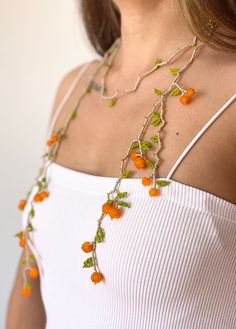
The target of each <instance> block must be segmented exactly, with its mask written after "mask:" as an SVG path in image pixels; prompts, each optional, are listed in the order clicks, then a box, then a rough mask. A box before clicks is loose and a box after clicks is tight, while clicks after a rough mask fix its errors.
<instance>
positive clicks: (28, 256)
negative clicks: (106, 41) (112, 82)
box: [15, 37, 203, 297]
mask: <svg viewBox="0 0 236 329" xmlns="http://www.w3.org/2000/svg"><path fill="white" fill-rule="evenodd" d="M197 43H198V40H197V38H196V37H195V38H194V40H193V42H192V43H191V44H188V45H186V46H184V47H182V48H179V49H178V50H177V51H176V52H175V53H174V55H172V56H171V57H170V58H169V59H167V60H166V61H161V60H160V59H157V60H156V61H155V63H154V66H153V68H152V69H150V70H148V71H147V72H144V73H143V74H139V76H138V80H137V82H136V83H135V86H134V88H131V89H127V90H125V89H124V90H123V91H119V90H117V91H116V92H115V94H113V95H111V96H109V95H106V94H105V91H106V78H107V76H108V73H109V71H110V68H111V67H112V61H113V58H114V55H115V53H116V51H117V49H118V47H119V45H120V38H118V39H116V40H115V42H114V43H113V45H112V46H111V47H110V48H109V49H108V50H107V52H106V53H105V55H104V57H103V59H102V60H101V62H99V65H98V67H97V68H96V70H95V72H94V73H93V74H92V75H91V77H90V79H89V81H88V83H87V84H86V86H85V88H84V89H83V92H82V94H81V95H80V97H79V99H78V101H77V104H76V106H75V107H74V108H73V109H72V111H71V113H70V114H69V116H68V119H67V120H66V122H65V124H64V125H63V126H62V127H61V128H59V129H58V130H57V131H53V133H52V135H51V137H50V139H49V140H48V141H47V144H46V147H47V149H46V153H45V154H44V155H43V156H42V158H43V164H42V167H41V168H40V169H39V173H38V175H37V177H36V178H35V183H34V184H33V185H32V187H31V189H30V190H29V192H28V193H27V196H26V198H25V199H22V200H20V201H19V203H18V208H19V210H21V211H22V210H24V209H25V206H26V205H27V204H28V203H29V211H28V213H27V225H26V227H25V229H24V231H20V232H18V233H16V234H15V235H16V236H17V237H18V239H19V246H20V247H21V248H24V250H25V254H24V255H25V256H24V259H22V260H21V263H22V266H23V287H22V290H21V295H22V296H24V297H27V296H29V295H30V294H31V290H32V283H31V279H36V278H37V277H38V275H39V272H38V268H37V266H36V258H35V256H34V255H33V254H32V253H31V251H30V241H31V232H32V231H34V227H33V223H32V221H33V218H34V216H35V208H34V204H35V203H39V202H42V201H43V200H45V199H47V198H48V197H49V195H50V192H49V191H48V180H47V175H46V173H47V168H48V167H49V166H50V164H51V163H52V162H53V159H54V158H55V156H56V154H57V152H58V150H59V147H60V144H61V142H62V140H63V138H64V137H65V135H66V134H67V130H68V128H69V125H70V123H71V122H72V120H74V119H75V118H76V116H77V110H78V108H79V105H80V103H81V101H82V99H83V98H84V97H85V96H86V95H89V94H90V93H91V92H92V89H93V88H94V89H95V81H94V80H95V78H96V77H97V75H98V73H99V72H100V70H101V68H104V67H105V68H106V72H105V74H104V76H103V83H102V86H101V89H100V97H101V98H102V99H106V100H108V105H109V107H113V106H114V105H115V103H116V102H117V100H118V98H119V97H122V96H124V95H126V94H129V93H131V92H135V91H136V90H137V89H138V87H139V85H140V83H141V81H142V80H143V79H144V78H145V77H146V76H148V75H150V74H151V73H152V72H154V71H155V70H156V69H159V68H160V67H162V66H165V65H166V64H169V63H171V62H172V61H173V59H175V58H176V56H177V55H179V54H181V53H182V52H183V51H185V50H191V55H190V57H189V60H188V61H187V63H186V64H185V65H183V67H181V68H170V74H171V75H172V76H173V81H172V82H171V84H170V86H169V87H168V88H167V90H165V91H163V90H161V89H157V88H154V90H153V91H154V93H155V95H156V96H157V98H158V100H157V102H156V103H155V104H154V105H153V107H152V110H151V112H150V113H149V114H148V115H147V116H145V117H144V118H145V120H144V123H143V125H142V128H141V131H140V133H139V135H138V137H137V138H136V139H134V140H132V142H131V144H130V145H129V147H128V151H127V153H126V155H125V156H124V157H123V158H122V160H121V166H120V177H119V178H118V179H117V181H116V183H115V186H114V188H113V189H112V190H111V191H109V192H108V193H107V197H106V201H105V202H104V203H103V204H102V205H101V214H100V216H99V218H98V219H97V228H96V231H95V236H94V238H93V239H92V240H88V241H85V242H84V243H83V244H82V245H81V249H82V251H83V252H85V253H86V254H87V253H91V256H90V257H87V258H86V259H85V260H84V262H83V264H81V266H83V268H90V267H92V268H93V272H92V274H91V276H90V279H91V281H92V282H93V283H94V284H97V283H99V282H102V281H103V280H104V279H105V276H104V274H103V273H102V272H101V271H100V269H99V265H98V259H97V255H96V248H97V246H98V244H101V243H103V242H105V231H104V228H103V227H102V222H103V219H104V218H105V217H106V216H109V217H110V219H111V220H114V219H119V218H120V217H122V215H123V213H124V208H130V207H131V204H130V203H128V202H126V200H125V198H126V196H127V195H128V191H120V190H119V185H120V183H121V180H122V179H127V178H130V177H131V176H132V172H131V170H128V169H127V164H128V162H129V160H130V159H131V161H132V162H133V166H134V167H135V168H136V169H146V170H148V169H150V171H151V173H150V175H149V174H146V175H145V176H144V177H142V178H141V179H140V183H141V184H142V185H143V186H144V188H148V192H147V193H148V196H150V197H152V198H153V197H154V198H155V197H157V196H158V195H160V193H161V188H163V187H165V186H168V185H169V184H170V183H171V181H170V180H168V179H158V178H157V177H156V169H157V166H158V164H159V161H160V159H159V156H158V154H159V152H160V150H161V146H162V144H161V130H162V128H163V127H164V125H165V120H164V109H165V104H166V99H167V97H168V96H178V97H179V101H180V102H181V104H183V105H187V104H189V103H190V102H191V101H192V99H193V97H194V96H195V95H196V92H195V90H194V89H193V88H191V87H188V88H184V87H183V86H181V85H180V80H181V77H182V75H183V73H184V72H185V71H186V70H187V69H188V68H189V66H190V65H191V64H192V63H193V61H194V59H195V56H196V53H197V50H198V49H199V48H200V47H201V46H203V44H202V43H201V44H199V45H198V44H197ZM150 125H152V126H153V127H154V128H155V131H156V133H155V135H153V136H151V137H150V139H149V140H146V139H144V135H145V133H146V131H147V129H148V127H149V126H150ZM154 147H156V150H155V152H154V155H155V158H156V161H155V162H153V161H151V160H150V159H149V158H148V156H147V152H148V151H149V150H150V149H154ZM34 188H36V189H37V191H36V192H35V193H34V195H33V198H32V199H31V200H29V198H30V196H31V194H32V191H33V189H34Z"/></svg>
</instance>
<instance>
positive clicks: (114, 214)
mask: <svg viewBox="0 0 236 329" xmlns="http://www.w3.org/2000/svg"><path fill="white" fill-rule="evenodd" d="M121 214H122V212H121V209H120V208H117V207H115V206H113V205H112V206H111V208H110V209H109V215H110V217H111V219H113V218H120V217H121Z"/></svg>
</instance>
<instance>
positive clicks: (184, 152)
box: [166, 94, 236, 179]
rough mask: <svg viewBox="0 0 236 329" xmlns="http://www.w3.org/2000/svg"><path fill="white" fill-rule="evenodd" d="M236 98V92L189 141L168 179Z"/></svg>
mask: <svg viewBox="0 0 236 329" xmlns="http://www.w3.org/2000/svg"><path fill="white" fill-rule="evenodd" d="M235 100H236V94H234V95H233V96H232V97H231V98H230V99H229V100H228V101H227V102H226V103H225V104H224V105H223V106H222V107H221V108H220V109H219V111H217V112H216V113H215V114H214V115H213V116H212V117H211V119H210V120H209V121H208V122H207V123H206V124H205V126H204V127H203V128H202V129H201V130H200V131H199V132H198V134H197V135H196V136H195V137H194V138H193V140H192V141H191V142H190V143H189V145H188V146H187V147H186V148H185V150H184V151H183V153H182V154H181V155H180V157H179V158H178V160H177V161H176V162H175V164H174V166H173V167H172V168H171V170H170V172H169V174H168V175H167V177H166V178H167V179H171V176H172V175H173V173H174V172H175V170H176V169H177V168H178V166H179V165H180V163H181V162H182V160H183V159H184V157H185V156H186V155H187V154H188V152H189V151H190V150H191V148H192V147H193V145H194V144H195V143H196V142H197V141H198V140H199V139H200V137H201V136H202V135H203V134H204V133H205V131H206V130H207V129H208V128H209V127H210V126H211V124H212V123H213V122H214V121H216V119H217V118H218V117H219V116H220V115H221V114H222V113H223V112H224V111H225V110H226V109H227V108H228V107H229V106H230V105H231V104H232V103H233V101H235Z"/></svg>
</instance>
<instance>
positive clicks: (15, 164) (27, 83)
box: [0, 0, 98, 329]
mask: <svg viewBox="0 0 236 329" xmlns="http://www.w3.org/2000/svg"><path fill="white" fill-rule="evenodd" d="M78 2H79V0H77V1H76V0H64V1H62V0H50V1H48V0H40V1H36V0H21V1H17V0H7V1H6V0H5V1H4V0H0V8H1V10H0V40H1V42H0V125H1V129H0V157H1V158H0V160H1V161H0V175H1V176H0V184H1V186H0V191H1V196H0V211H1V213H0V328H1V329H2V328H4V322H5V312H6V306H7V302H8V298H9V294H10V290H11V287H12V282H13V280H14V276H15V271H16V265H17V262H18V257H19V254H20V252H21V250H19V249H20V248H19V247H18V244H17V239H16V238H15V237H14V234H15V232H17V231H18V230H20V229H21V213H20V212H19V211H18V209H17V204H18V200H19V199H21V198H23V197H25V195H26V192H27V191H28V190H29V188H30V186H31V184H32V183H33V181H34V177H35V176H36V175H37V173H38V169H39V167H40V165H41V156H42V152H43V150H44V143H45V135H46V128H47V123H48V118H49V114H50V110H51V107H52V103H53V100H54V97H55V93H56V89H57V87H58V84H59V82H60V81H61V79H62V77H63V76H64V75H65V74H66V73H67V72H68V71H70V70H71V69H72V68H74V67H76V66H78V65H79V64H81V63H82V62H84V61H87V60H90V59H92V58H95V57H98V55H97V54H96V53H95V51H94V50H93V49H92V46H91V45H90V44H89V42H88V39H87V36H86V33H85V31H84V28H83V25H82V22H81V19H80V17H79V13H78Z"/></svg>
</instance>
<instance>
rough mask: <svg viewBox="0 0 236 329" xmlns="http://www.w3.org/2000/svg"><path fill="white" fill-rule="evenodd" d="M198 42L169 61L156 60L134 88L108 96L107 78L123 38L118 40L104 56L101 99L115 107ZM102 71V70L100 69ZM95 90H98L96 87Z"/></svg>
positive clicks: (187, 46)
mask: <svg viewBox="0 0 236 329" xmlns="http://www.w3.org/2000/svg"><path fill="white" fill-rule="evenodd" d="M196 41H197V38H196V37H194V39H193V41H192V42H191V43H190V44H187V45H185V46H183V47H181V48H178V49H177V50H176V51H175V52H174V54H173V55H171V56H170V57H169V58H168V59H167V60H165V61H162V60H161V59H159V58H158V59H156V60H155V62H154V64H153V66H152V67H151V68H150V69H148V70H147V71H145V72H142V73H139V74H138V78H137V80H136V82H135V84H134V86H133V87H132V88H129V89H122V90H120V89H117V90H116V91H115V93H114V94H112V95H107V94H106V89H107V88H106V85H107V77H108V74H109V72H110V70H111V68H112V64H113V61H114V58H115V55H116V54H117V51H118V49H119V48H120V44H121V38H117V39H116V40H115V42H114V43H113V45H112V46H111V48H110V49H109V50H108V51H107V52H106V54H105V55H104V60H103V66H105V68H106V71H105V73H104V75H103V77H102V85H101V89H100V97H101V99H106V100H108V105H109V107H113V106H114V105H115V104H116V102H117V100H118V99H119V98H120V97H122V96H124V95H127V94H130V93H133V92H136V91H137V90H138V88H139V86H140V84H141V82H142V81H143V80H144V79H145V78H146V77H148V76H149V75H151V74H152V73H153V72H155V71H156V70H157V69H159V68H160V67H162V66H166V65H167V64H170V63H171V62H172V61H173V60H174V59H175V58H176V57H178V56H179V55H180V54H182V53H183V52H184V51H185V50H187V49H189V48H191V47H194V46H195V45H196ZM99 70H100V68H99ZM96 74H97V72H95V76H96ZM94 86H95V83H94V81H91V87H94ZM95 89H98V88H96V87H95Z"/></svg>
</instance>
